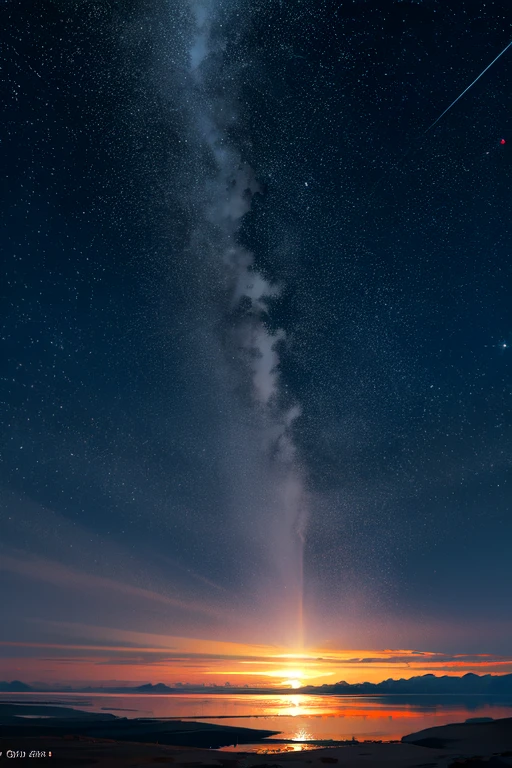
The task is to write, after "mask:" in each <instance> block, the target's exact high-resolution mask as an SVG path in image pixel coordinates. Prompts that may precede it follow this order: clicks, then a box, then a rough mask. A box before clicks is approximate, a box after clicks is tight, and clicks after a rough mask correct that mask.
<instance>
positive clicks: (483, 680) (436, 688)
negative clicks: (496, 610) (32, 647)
mask: <svg viewBox="0 0 512 768" xmlns="http://www.w3.org/2000/svg"><path fill="white" fill-rule="evenodd" d="M51 690H53V691H54V692H56V693H58V692H60V691H64V690H65V691H72V692H74V693H95V692H96V693H119V694H123V693H125V694H126V693H139V694H144V693H160V694H162V693H174V694H176V693H215V694H228V695H230V694H231V695H232V694H240V693H246V694H247V693H265V694H266V693H273V694H275V693H276V692H280V693H288V692H293V693H294V694H297V693H309V694H321V695H330V694H332V695H337V696H342V695H347V696H348V695H354V694H374V695H379V694H380V695H392V694H409V695H411V694H439V695H442V694H458V695H462V696H463V695H466V694H467V695H469V694H476V693H478V694H505V695H512V675H474V674H472V673H468V674H467V675H463V676H462V677H451V676H449V675H443V676H442V677H436V675H432V674H429V675H421V676H419V677H411V678H409V679H408V680H405V679H404V678H401V679H400V680H393V679H392V678H390V679H389V680H384V681H383V682H382V683H354V684H352V685H351V684H350V683H346V682H344V681H341V682H339V683H333V684H332V685H327V684H326V685H307V686H304V687H303V688H296V689H287V688H280V689H278V691H276V688H247V687H246V686H244V687H243V688H236V687H235V686H228V687H226V686H220V685H219V686H213V685H187V684H180V685H179V686H176V687H173V686H169V685H166V684H165V683H156V684H152V683H146V684H145V685H139V686H137V687H126V686H117V687H115V688H114V687H112V686H108V687H107V686H101V685H96V686H88V687H87V688H71V687H70V686H65V687H64V686H62V685H60V686H59V685H57V686H55V687H54V688H51V687H50V686H48V685H45V686H44V687H43V686H41V687H39V686H36V685H33V686H31V685H27V684H26V683H22V682H20V681H19V680H13V681H12V682H10V683H7V682H0V692H4V693H23V692H25V691H32V692H35V693H36V692H37V693H43V692H45V693H48V692H50V691H51Z"/></svg>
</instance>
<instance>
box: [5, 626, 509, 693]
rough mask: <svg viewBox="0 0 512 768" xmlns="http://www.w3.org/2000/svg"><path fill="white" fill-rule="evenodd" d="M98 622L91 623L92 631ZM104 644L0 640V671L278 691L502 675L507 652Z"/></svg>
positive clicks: (193, 641) (184, 642)
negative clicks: (337, 684) (421, 678)
mask: <svg viewBox="0 0 512 768" xmlns="http://www.w3.org/2000/svg"><path fill="white" fill-rule="evenodd" d="M100 632H101V628H100V629H99V630H98V634H99V633H100ZM108 635H109V641H110V642H111V644H105V643H94V642H87V643H76V642H72V641H71V640H70V641H69V642H68V643H34V642H25V643H24V642H17V643H14V642H5V641H4V642H1V643H0V647H1V648H2V650H3V658H2V659H1V662H0V675H2V674H5V672H6V670H7V669H10V670H11V671H12V670H16V676H17V677H24V678H26V679H28V678H37V679H40V680H44V679H47V680H50V679H60V678H62V677H64V676H65V678H66V679H68V680H91V681H98V682H99V681H101V680H104V679H108V680H118V681H141V682H147V681H149V680H152V681H159V682H164V683H175V682H177V681H180V682H181V683H184V684H194V685H198V684H206V685H221V686H225V685H227V684H228V683H229V685H231V686H233V687H243V686H248V687H250V688H257V687H266V688H275V689H276V690H283V689H286V688H292V689H296V690H298V689H300V688H301V687H303V686H307V685H315V686H318V685H322V684H330V683H335V682H338V681H340V680H344V681H346V682H348V683H357V682H379V681H381V680H383V679H386V678H389V677H393V678H398V677H402V678H409V677H413V676H417V675H424V674H428V673H430V674H435V675H461V674H464V673H466V672H474V673H477V674H487V673H492V674H506V673H509V672H512V657H506V656H497V655H492V654H476V655H464V654H454V655H450V654H443V653H434V652H420V651H416V650H403V649H399V650H379V651H375V650H368V649H365V650H361V649H358V650H343V651H341V650H340V651H333V650H330V649H329V650H327V649H325V648H323V649H322V648H317V649H309V650H307V651H304V652H303V653H289V652H287V650H286V649H279V648H276V647H274V646H262V645H247V644H241V643H231V642H220V641H211V640H201V639H197V638H186V637H169V636H167V637H164V636H161V635H154V634H153V635H151V634H144V633H139V632H124V631H112V630H110V631H109V633H108Z"/></svg>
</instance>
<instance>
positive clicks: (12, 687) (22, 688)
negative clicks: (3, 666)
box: [0, 680, 34, 693]
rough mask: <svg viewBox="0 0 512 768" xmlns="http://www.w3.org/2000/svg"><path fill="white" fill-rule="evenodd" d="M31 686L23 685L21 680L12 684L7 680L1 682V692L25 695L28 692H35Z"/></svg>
mask: <svg viewBox="0 0 512 768" xmlns="http://www.w3.org/2000/svg"><path fill="white" fill-rule="evenodd" d="M33 690H34V688H32V687H31V686H30V685H27V684H26V683H21V682H20V681H19V680H13V681H12V682H11V683H8V682H6V681H5V680H2V681H0V691H1V692H2V693H25V692H26V691H33Z"/></svg>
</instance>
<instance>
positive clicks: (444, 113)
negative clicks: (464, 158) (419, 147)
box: [423, 41, 512, 136]
mask: <svg viewBox="0 0 512 768" xmlns="http://www.w3.org/2000/svg"><path fill="white" fill-rule="evenodd" d="M511 45H512V41H511V42H510V43H509V44H508V45H507V46H505V48H504V49H503V50H502V52H501V53H498V55H497V56H496V58H495V59H493V60H492V61H491V63H490V64H488V65H487V66H486V68H485V69H484V70H483V71H482V72H480V74H479V75H478V77H476V78H475V79H474V80H473V82H472V83H471V84H470V85H468V87H467V88H466V90H465V91H462V93H461V94H460V96H457V98H456V99H455V101H452V103H451V104H450V106H449V107H446V109H445V111H444V112H443V113H442V114H440V115H439V117H438V118H437V120H434V122H433V123H432V125H429V127H428V128H427V130H426V131H425V132H424V133H423V136H424V135H425V133H428V132H429V131H430V130H431V129H432V128H433V127H434V125H437V123H438V122H439V121H440V120H441V118H442V117H444V116H445V115H446V113H447V112H449V111H450V109H451V108H452V107H453V106H454V105H455V104H456V103H457V102H458V101H459V99H462V97H463V96H464V94H465V93H467V92H468V91H469V89H470V88H471V87H472V86H473V85H474V84H475V83H476V82H477V81H478V80H480V78H481V77H482V75H485V73H486V72H487V70H488V69H490V68H491V67H492V65H493V64H494V63H495V62H496V61H498V59H499V58H500V56H503V54H504V53H505V51H508V49H509V48H510V46H511Z"/></svg>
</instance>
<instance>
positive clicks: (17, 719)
mask: <svg viewBox="0 0 512 768" xmlns="http://www.w3.org/2000/svg"><path fill="white" fill-rule="evenodd" d="M275 735H276V732H275V731H263V730H255V729H251V728H233V727H226V726H221V725H211V724H209V723H199V722H183V721H179V720H168V721H167V720H155V719H140V718H139V719H127V718H120V717H115V716H114V715H111V714H95V713H86V712H80V711H79V710H73V709H69V708H67V707H54V706H50V707H46V706H44V705H40V704H27V705H25V704H23V705H16V704H2V703H0V752H2V756H1V757H0V759H4V758H9V757H14V755H13V754H12V753H15V754H16V753H21V754H19V755H18V756H16V759H17V763H16V764H17V765H20V764H21V763H22V762H23V763H24V764H25V763H28V760H29V759H30V760H31V761H32V760H33V759H34V758H36V756H37V760H38V762H37V764H38V765H41V763H42V762H46V763H48V762H49V763H50V765H51V766H54V767H55V766H63V767H64V766H69V768H73V767H75V768H78V766H87V765H91V766H93V765H94V766H97V768H107V767H110V766H112V767H114V768H115V767H116V766H117V767H118V768H136V767H137V766H140V767H141V768H142V766H145V767H147V766H151V765H154V766H156V765H162V764H172V765H175V766H176V768H309V766H311V768H324V766H328V765H333V766H335V765H337V766H339V768H358V766H361V767H363V766H367V767H370V766H375V768H379V767H380V766H382V768H457V766H459V767H460V768H462V766H464V767H465V768H478V766H480V768H505V767H506V766H512V718H506V719H502V720H494V721H488V722H468V723H457V724H452V725H446V726H440V727H435V728H428V729H427V730H425V731H420V732H418V733H414V734H410V735H408V736H404V737H403V739H402V741H401V743H387V744H386V743H382V744H376V743H364V742H363V743H350V744H344V745H341V742H340V745H338V746H332V747H329V748H327V749H325V748H323V749H322V748H321V749H313V750H309V751H288V752H283V753H277V752H275V751H274V750H276V749H279V748H280V747H279V744H277V743H276V741H277V740H271V741H272V742H273V743H272V744H271V743H270V742H269V741H267V742H265V740H266V739H267V738H268V737H269V736H275ZM260 741H261V743H262V749H264V748H265V744H266V745H267V746H268V747H269V748H270V747H271V746H272V751H273V754H256V753H247V752H245V753H244V752H243V747H241V749H240V751H239V752H219V751H216V748H218V747H221V746H228V745H232V744H235V745H237V744H240V745H242V744H244V743H246V744H248V743H251V744H254V743H258V742H260ZM297 746H298V745H297ZM11 751H12V752H11ZM23 753H24V755H23ZM50 753H51V756H50ZM31 754H32V757H31ZM50 761H51V762H50ZM31 764H32V765H34V764H35V763H33V762H31Z"/></svg>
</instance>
